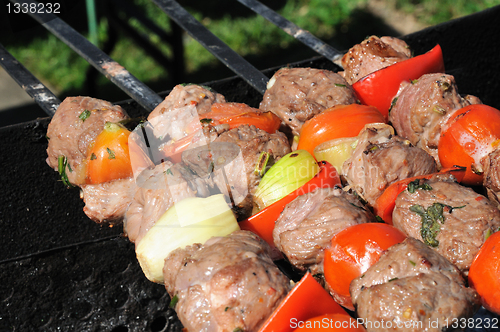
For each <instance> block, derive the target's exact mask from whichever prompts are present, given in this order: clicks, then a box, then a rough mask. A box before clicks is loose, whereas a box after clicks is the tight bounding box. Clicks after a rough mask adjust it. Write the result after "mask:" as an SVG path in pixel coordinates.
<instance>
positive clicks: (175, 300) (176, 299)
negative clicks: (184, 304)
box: [168, 295, 179, 309]
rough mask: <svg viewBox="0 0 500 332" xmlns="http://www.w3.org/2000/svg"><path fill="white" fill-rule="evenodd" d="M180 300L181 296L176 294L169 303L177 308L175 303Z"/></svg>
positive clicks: (171, 306)
mask: <svg viewBox="0 0 500 332" xmlns="http://www.w3.org/2000/svg"><path fill="white" fill-rule="evenodd" d="M177 302H179V297H178V296H177V295H175V296H174V297H173V298H172V300H170V304H169V305H168V306H169V307H170V308H172V309H173V308H175V305H176V304H177Z"/></svg>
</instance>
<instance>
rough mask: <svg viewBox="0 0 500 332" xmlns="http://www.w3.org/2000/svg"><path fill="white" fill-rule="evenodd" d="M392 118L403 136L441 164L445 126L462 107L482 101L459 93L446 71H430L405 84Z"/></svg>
mask: <svg viewBox="0 0 500 332" xmlns="http://www.w3.org/2000/svg"><path fill="white" fill-rule="evenodd" d="M396 98H397V100H396V103H395V104H394V106H393V107H392V109H391V111H390V113H389V120H390V121H391V123H392V125H393V126H394V128H395V129H396V132H397V133H398V135H399V136H402V137H404V138H406V139H408V140H409V141H410V142H411V143H412V144H413V145H415V146H417V147H419V148H421V149H423V150H425V151H426V152H428V153H429V154H430V155H431V156H433V157H434V159H435V160H436V162H437V163H438V165H439V157H438V154H437V147H438V144H439V137H440V135H441V129H442V127H443V125H444V124H445V123H446V121H447V120H448V118H449V117H450V116H451V115H452V114H453V113H454V112H455V111H456V110H458V109H460V108H462V107H465V106H467V105H470V102H469V100H470V101H472V102H475V103H478V102H479V100H478V99H477V98H475V97H472V96H469V97H468V98H467V99H464V98H462V97H461V96H460V95H459V94H458V89H457V86H456V83H455V78H454V77H453V76H451V75H446V74H426V75H423V76H422V77H420V78H419V79H418V80H417V81H414V82H412V83H408V82H406V83H402V85H401V87H400V90H399V94H398V95H397V96H396Z"/></svg>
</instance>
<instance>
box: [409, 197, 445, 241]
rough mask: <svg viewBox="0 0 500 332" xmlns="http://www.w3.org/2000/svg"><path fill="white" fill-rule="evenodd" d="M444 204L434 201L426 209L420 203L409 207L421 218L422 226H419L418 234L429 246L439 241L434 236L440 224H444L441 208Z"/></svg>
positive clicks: (437, 232)
mask: <svg viewBox="0 0 500 332" xmlns="http://www.w3.org/2000/svg"><path fill="white" fill-rule="evenodd" d="M444 207H445V205H444V204H441V203H434V204H432V205H431V206H429V207H428V208H427V210H426V209H424V207H423V206H422V205H417V204H416V205H413V206H411V207H410V211H412V212H415V213H416V214H418V215H419V216H420V217H421V218H422V227H421V228H420V235H421V236H422V239H423V240H424V243H425V244H427V245H429V246H431V247H434V248H435V247H437V246H438V245H439V241H438V240H436V237H437V236H438V234H439V231H440V230H441V224H444V216H443V208H444Z"/></svg>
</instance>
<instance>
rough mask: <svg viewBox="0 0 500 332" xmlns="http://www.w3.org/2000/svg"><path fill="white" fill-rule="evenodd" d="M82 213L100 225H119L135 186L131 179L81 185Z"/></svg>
mask: <svg viewBox="0 0 500 332" xmlns="http://www.w3.org/2000/svg"><path fill="white" fill-rule="evenodd" d="M80 187H81V189H82V198H83V201H84V202H85V207H84V208H83V212H85V214H86V215H87V216H88V217H89V218H90V219H92V220H93V221H95V222H97V223H100V224H111V225H115V224H118V223H120V222H121V221H122V220H123V217H124V216H125V213H126V211H127V209H128V207H129V206H130V204H131V203H132V200H133V198H134V195H135V192H136V190H137V186H136V184H135V180H134V179H133V178H127V179H120V180H113V181H108V182H104V183H99V184H83V185H81V186H80Z"/></svg>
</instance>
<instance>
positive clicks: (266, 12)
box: [238, 0, 344, 65]
mask: <svg viewBox="0 0 500 332" xmlns="http://www.w3.org/2000/svg"><path fill="white" fill-rule="evenodd" d="M238 2H240V3H241V4H243V5H245V6H246V7H248V8H250V9H251V10H253V11H254V12H256V13H257V14H259V15H262V16H263V17H264V18H265V19H267V20H268V21H269V22H271V23H273V24H274V25H276V26H277V27H279V28H280V29H282V30H283V31H285V32H286V33H288V34H289V35H290V36H292V37H294V38H295V39H297V40H299V41H301V42H302V43H304V44H305V45H307V46H309V47H310V48H311V49H313V50H314V51H316V52H317V53H319V54H320V55H322V56H324V57H325V58H327V59H328V60H330V61H332V62H335V64H337V65H339V61H338V60H340V59H341V58H342V56H343V55H344V53H342V52H340V51H339V50H337V49H335V48H333V47H332V46H330V45H328V44H327V43H325V42H324V41H322V40H321V39H319V38H317V37H316V36H314V35H313V34H311V33H310V32H309V31H307V30H304V29H301V28H300V27H298V26H297V25H295V24H294V23H292V22H290V21H289V20H287V19H286V18H284V17H283V16H281V15H280V14H278V13H276V12H275V11H274V10H272V9H271V8H269V7H267V6H266V5H264V4H262V3H260V2H259V1H257V0H238Z"/></svg>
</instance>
